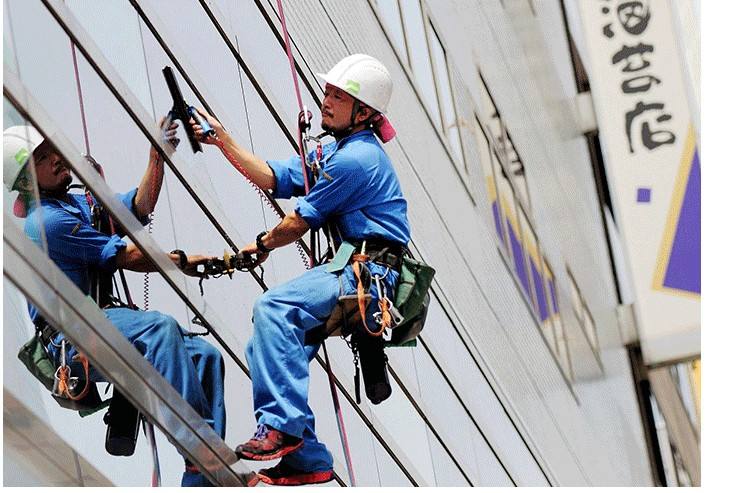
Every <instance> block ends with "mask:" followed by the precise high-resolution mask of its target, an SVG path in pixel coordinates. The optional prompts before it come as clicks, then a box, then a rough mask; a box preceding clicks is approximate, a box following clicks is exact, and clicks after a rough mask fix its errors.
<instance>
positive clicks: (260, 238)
mask: <svg viewBox="0 0 730 493" xmlns="http://www.w3.org/2000/svg"><path fill="white" fill-rule="evenodd" d="M268 233H269V232H268V231H262V232H260V233H259V234H258V235H257V236H256V249H257V250H258V251H259V252H261V253H269V252H270V251H272V250H273V248H266V247H265V246H264V241H263V238H264V236H265V235H267V234H268Z"/></svg>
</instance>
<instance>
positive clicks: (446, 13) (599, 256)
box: [3, 0, 698, 486]
mask: <svg viewBox="0 0 730 493" xmlns="http://www.w3.org/2000/svg"><path fill="white" fill-rule="evenodd" d="M283 7H284V11H285V13H286V21H287V27H288V30H289V33H290V35H291V39H292V43H293V50H294V60H295V62H296V66H297V69H298V76H299V78H300V83H301V85H302V88H303V95H304V100H305V105H306V106H307V107H308V108H310V109H312V110H313V112H314V113H315V121H314V124H313V126H314V128H316V129H318V128H319V126H318V125H319V120H318V114H317V113H318V112H317V109H318V107H319V102H320V101H321V98H322V94H323V89H322V86H321V82H320V81H319V80H318V79H317V78H316V77H315V75H314V74H315V73H316V72H324V71H326V70H328V69H329V68H330V67H331V66H332V65H333V64H334V63H336V62H337V61H338V60H340V59H341V58H342V57H344V56H346V55H348V54H352V53H368V54H370V55H372V56H375V57H376V58H378V59H380V60H381V61H382V62H383V63H384V64H385V65H386V66H387V67H388V68H389V70H390V72H391V75H392V77H393V80H394V93H393V97H392V100H391V103H390V108H389V112H388V117H389V119H390V121H391V122H392V123H393V125H394V127H395V128H396V129H397V131H398V136H397V138H396V139H395V140H393V141H392V142H390V143H388V144H386V145H385V149H386V151H387V153H388V155H389V156H390V158H391V159H392V161H393V164H394V166H395V168H396V171H397V173H398V175H399V178H400V181H401V185H402V188H403V192H404V195H405V197H406V199H407V200H408V215H409V220H410V223H411V227H412V237H413V240H412V244H411V248H412V250H413V252H414V254H416V255H417V256H418V257H421V258H422V259H424V260H425V261H426V262H427V263H428V264H430V265H432V266H433V267H435V269H436V272H437V274H436V278H435V281H434V283H433V289H432V293H431V295H432V298H431V306H430V309H429V315H428V323H427V325H426V328H425V329H424V331H423V333H422V335H421V337H420V338H419V341H418V344H417V345H416V346H415V347H412V348H391V349H389V350H388V357H389V364H390V366H391V383H392V385H393V395H392V396H391V397H390V399H388V400H387V401H385V402H384V403H382V404H380V405H377V406H372V405H370V404H369V403H368V402H367V401H365V400H364V402H363V403H362V404H360V405H356V404H354V401H353V397H352V396H353V395H354V387H353V384H352V372H353V369H352V362H351V361H352V355H351V353H350V351H349V349H348V348H347V347H346V345H345V344H344V342H343V341H341V340H332V341H330V342H329V344H328V350H329V353H330V354H329V356H330V359H331V360H332V367H333V370H334V373H335V375H336V377H337V379H338V381H339V382H340V384H341V388H340V401H341V403H342V407H343V413H344V421H345V425H346V430H347V436H348V439H349V446H350V449H351V451H352V459H353V470H354V473H355V478H356V484H357V485H358V486H410V485H414V486H415V485H418V486H493V485H494V486H548V485H553V486H579V485H591V486H609V485H620V486H629V485H630V486H639V485H642V486H645V485H652V484H655V483H658V482H660V481H658V479H657V476H656V473H655V472H653V471H655V470H656V460H655V457H654V456H655V455H656V454H654V455H652V444H651V443H650V442H651V440H650V439H647V436H648V435H647V432H646V424H645V420H644V419H642V408H641V397H640V393H639V392H637V388H638V386H637V385H636V383H635V382H636V375H635V373H634V372H633V371H632V360H631V355H630V352H629V351H627V348H626V345H625V343H626V338H625V337H624V336H623V335H622V331H625V330H626V327H627V326H628V325H627V324H626V323H625V321H623V320H622V315H621V313H622V312H621V309H620V308H619V307H620V306H622V305H624V300H622V296H624V297H625V293H624V294H622V291H621V290H622V289H624V290H625V289H627V288H626V286H627V285H628V282H627V281H626V280H625V279H623V277H625V276H626V270H625V267H623V266H622V260H621V258H622V251H621V247H620V241H618V238H620V233H619V232H618V229H617V227H616V225H615V223H613V222H612V214H611V213H610V211H608V210H607V207H606V205H605V200H602V197H601V194H602V190H601V186H600V180H599V185H598V186H597V179H596V173H597V172H596V167H595V155H594V154H595V152H594V148H593V147H591V142H590V139H589V138H587V137H586V135H587V134H590V132H589V131H587V130H586V123H585V118H586V116H585V115H586V113H585V111H584V110H581V104H584V103H582V102H581V97H580V96H579V93H580V92H583V91H581V90H580V87H578V86H577V84H576V80H577V76H576V65H575V57H574V56H572V54H573V52H572V48H571V44H572V43H574V41H573V40H571V39H569V32H570V31H571V29H570V22H569V19H568V16H566V14H565V10H564V8H563V6H562V3H561V2H558V1H554V2H534V1H528V0H524V1H522V0H513V1H509V0H504V1H500V0H467V1H461V0H459V1H456V0H453V1H441V0H438V1H436V0H358V1H347V2H343V1H339V0H297V1H293V0H288V1H284V2H283ZM52 12H61V13H62V14H63V15H52ZM69 19H70V20H71V21H73V25H70V24H68V20H69ZM574 29H575V28H574ZM573 32H575V31H573ZM79 33H82V34H83V38H82V39H78V40H77V41H76V46H75V47H74V43H73V42H72V41H71V40H70V36H69V35H70V34H71V37H74V36H77V35H79ZM282 39H283V38H282V34H281V24H280V20H279V17H278V14H277V9H276V2H273V1H264V0H261V1H260V0H251V1H245V2H241V1H235V0H228V1H222V0H216V1H210V0H200V2H196V1H195V0H186V1H184V2H181V1H177V0H175V1H173V0H155V1H150V0H132V1H129V2H127V1H123V0H116V1H112V2H105V3H104V5H103V7H101V6H100V5H99V4H98V3H97V2H91V1H82V0H73V1H67V2H65V3H62V2H50V1H49V2H48V3H46V2H41V1H32V2H27V1H15V0H6V1H5V2H4V71H5V73H6V74H10V75H11V76H14V77H16V78H17V80H18V81H19V82H20V83H21V84H22V86H23V87H24V88H25V89H26V90H27V92H28V93H29V94H30V95H31V96H32V98H34V100H35V101H37V103H38V105H39V106H40V107H42V109H43V110H44V111H45V112H46V113H47V114H48V116H49V118H50V120H51V121H52V122H53V124H54V125H55V126H56V128H57V129H59V130H60V131H61V132H62V133H63V134H64V136H65V137H66V138H68V139H69V141H70V142H72V143H73V145H74V146H75V148H76V149H77V150H78V152H79V154H80V153H82V152H87V153H90V154H91V155H92V156H93V157H94V158H95V159H96V160H97V161H98V162H99V163H101V164H102V165H103V166H104V170H105V179H106V181H107V183H108V184H109V186H110V187H111V188H112V189H114V190H116V191H126V190H129V189H130V188H132V187H134V186H136V184H137V183H138V182H139V179H140V178H141V176H142V173H143V171H144V169H145V167H146V164H147V155H148V152H149V146H150V141H149V140H148V138H147V137H146V135H145V133H144V131H143V129H142V128H141V126H140V125H139V124H138V122H139V121H141V122H142V124H143V125H147V126H148V127H149V128H151V127H150V126H152V125H154V122H156V121H159V120H160V119H161V118H163V117H164V116H165V115H166V114H167V112H168V111H169V109H170V107H171V104H172V101H171V98H170V95H169V92H168V90H167V87H166V85H165V81H164V78H163V76H162V73H161V72H162V68H163V67H165V66H172V67H173V68H174V70H175V71H176V73H177V75H178V80H179V81H180V84H181V88H182V92H183V94H184V95H185V97H186V99H187V101H188V103H189V104H192V105H195V106H199V107H206V108H208V109H209V110H212V112H213V113H215V114H216V115H217V117H218V118H219V119H220V121H221V122H222V123H223V124H224V125H225V126H226V128H228V129H229V130H230V131H231V132H232V134H233V135H234V136H235V138H236V140H237V141H238V142H241V143H243V144H245V145H247V146H249V147H250V148H251V149H252V150H253V151H254V153H256V154H257V155H259V156H262V157H264V158H274V159H278V158H284V157H287V156H289V155H291V154H294V153H295V152H296V148H295V147H294V145H293V143H294V141H293V139H292V131H293V130H294V129H295V128H296V125H295V123H296V116H297V113H298V111H299V110H298V106H297V102H296V98H295V93H294V90H293V82H292V76H291V72H290V69H289V64H288V60H287V58H286V56H285V52H284V49H283V41H282ZM576 39H577V42H578V43H580V39H579V36H578V37H576ZM91 48H93V49H91ZM109 68H111V69H112V70H113V71H114V74H107V75H111V77H108V80H106V81H105V80H104V78H103V77H102V74H100V72H104V70H107V71H108V70H109ZM6 78H7V76H6ZM109 80H111V82H109ZM110 86H113V88H112V87H110ZM11 99H12V98H9V97H8V95H7V92H6V98H5V100H4V106H3V113H4V121H5V127H7V126H10V125H11V124H22V122H23V121H24V116H23V115H24V114H25V111H26V110H27V109H28V108H23V107H22V106H23V104H22V100H19V101H11ZM120 99H121V100H129V101H132V100H133V101H135V103H134V104H130V105H127V106H126V107H125V105H123V104H122V102H121V101H120ZM81 103H82V104H81ZM18 106H20V107H18ZM140 109H141V110H142V111H141V112H140V111H138V110H140ZM588 126H590V124H588ZM181 138H182V139H183V141H182V142H181V143H180V145H179V147H178V150H177V152H176V153H175V155H174V159H175V160H176V162H177V161H180V162H181V163H184V164H185V165H184V167H183V168H180V169H184V170H185V172H186V173H188V174H187V175H185V176H180V177H179V176H176V174H177V173H174V172H172V171H171V170H170V169H168V170H167V172H166V178H165V184H164V186H163V191H162V195H161V197H160V200H159V202H158V206H157V209H156V212H155V215H154V219H153V221H152V224H151V225H150V226H148V228H147V229H148V233H149V235H150V236H151V238H152V239H153V240H154V242H155V243H156V244H157V245H158V246H159V249H161V250H162V251H170V250H172V249H175V248H182V249H184V250H185V251H187V252H189V253H190V252H204V253H209V254H217V255H220V254H222V252H223V250H224V249H225V248H229V249H230V248H231V247H230V244H227V243H226V241H224V239H223V238H222V235H221V228H217V227H216V226H215V225H214V224H213V223H212V221H211V220H210V217H209V216H206V214H205V212H204V211H203V210H202V208H201V205H200V202H199V201H197V200H194V199H193V197H192V196H191V192H192V194H194V195H196V196H197V197H198V198H200V201H202V203H203V204H204V205H206V206H208V208H209V210H215V211H217V212H218V216H217V219H219V220H220V224H222V225H223V226H222V229H223V230H225V232H226V233H227V234H228V235H229V237H230V238H233V239H234V240H235V241H236V242H237V243H238V244H239V245H241V244H244V243H247V242H249V241H252V240H253V238H254V237H255V235H256V234H257V233H258V232H259V231H261V230H264V229H269V228H271V227H273V225H274V224H276V223H277V221H278V216H277V215H276V214H275V212H274V211H271V210H269V209H268V208H267V207H266V206H265V204H264V203H263V202H262V200H261V198H260V196H259V195H258V194H257V193H256V191H255V190H254V189H253V188H252V187H251V186H249V185H248V184H247V183H246V181H245V180H243V179H242V178H241V176H240V175H239V174H238V173H237V172H236V171H235V170H234V169H233V168H232V167H231V166H230V165H229V164H228V163H227V161H226V160H225V158H224V157H223V156H222V155H221V154H220V153H219V152H217V150H216V149H215V148H212V147H211V148H205V149H204V152H202V153H193V152H192V151H191V149H190V147H189V146H188V144H187V142H186V141H185V138H184V136H182V132H181ZM188 183H192V184H193V185H194V186H193V187H192V188H191V187H190V186H186V184H188ZM201 197H202V198H201ZM12 199H13V197H12V196H11V195H9V194H8V193H7V192H6V193H5V197H4V204H5V211H9V210H10V208H11V204H12ZM293 204H294V203H293V201H280V205H281V206H282V208H283V209H284V210H291V209H292V207H293ZM6 217H8V216H6ZM17 222H18V224H20V222H19V221H17ZM612 235H613V236H612ZM6 267H7V266H6ZM264 267H265V272H264V279H265V280H266V282H267V283H268V284H269V285H276V284H278V283H281V282H284V281H286V280H287V279H290V278H292V277H294V276H295V275H297V274H299V273H300V272H302V270H303V269H304V265H303V264H302V261H301V258H300V255H299V253H298V252H297V250H296V248H294V247H293V246H290V247H287V248H283V249H281V251H278V250H277V251H276V252H275V253H274V254H273V255H272V256H271V258H270V259H269V260H268V262H267V263H266V264H265V265H264ZM128 278H129V281H130V286H131V288H132V293H133V294H134V296H135V302H136V303H137V305H139V306H140V307H142V308H144V309H151V310H152V309H154V310H159V311H161V312H164V313H169V314H171V315H173V316H174V317H175V318H177V319H178V320H179V321H181V323H182V324H183V325H185V326H187V327H190V328H192V329H195V328H196V326H195V325H194V324H193V323H192V320H193V318H194V313H193V312H192V311H191V309H190V305H189V304H186V303H185V302H184V300H183V298H184V297H181V296H180V295H179V293H177V292H176V291H174V290H173V289H172V288H171V286H170V284H169V283H168V282H167V281H166V280H165V279H164V278H163V277H162V276H159V275H155V274H151V275H141V274H139V275H135V274H131V273H130V274H129V275H128ZM4 288H5V291H4V315H3V319H4V327H5V329H4V355H5V358H4V363H3V364H4V375H5V377H4V382H3V384H4V396H5V400H4V403H5V407H4V416H5V420H4V429H5V442H4V450H5V454H4V476H5V480H4V482H5V485H18V486H19V485H59V486H60V485H78V484H84V485H91V484H95V485H104V484H112V485H119V486H122V485H124V486H141V485H146V484H148V481H149V475H150V474H149V471H150V469H151V467H152V465H151V464H152V461H151V459H150V457H149V452H148V451H147V450H146V447H147V446H146V444H145V443H143V442H144V440H143V439H142V438H140V441H139V443H138V449H137V452H136V453H135V455H134V456H132V457H129V458H117V457H111V456H109V455H107V454H106V452H105V451H104V433H105V426H104V424H103V423H102V422H101V415H100V413H97V414H95V415H92V416H89V417H86V418H80V417H79V416H78V415H77V414H76V413H73V412H70V411H67V410H63V409H61V408H59V407H58V406H57V405H56V403H55V402H54V401H53V400H52V398H51V397H50V396H49V395H48V393H47V392H46V391H45V389H43V388H42V387H41V386H40V385H39V384H38V383H37V382H36V381H35V380H33V379H32V377H31V376H30V374H28V373H27V371H26V370H25V369H24V368H23V367H22V365H21V364H20V363H19V362H18V360H17V358H16V357H15V354H16V352H17V348H19V347H20V346H21V345H22V344H23V343H24V342H25V341H26V340H27V339H28V338H29V337H30V336H31V334H32V330H33V329H32V325H31V323H30V320H29V318H28V316H27V310H26V308H25V300H24V298H23V296H22V294H21V293H20V292H19V291H18V290H17V288H16V286H15V285H14V283H12V282H10V281H9V280H8V277H7V276H6V278H5V282H4ZM203 288H204V296H203V298H204V300H205V303H206V304H207V305H206V306H207V307H209V308H210V310H211V312H213V313H215V315H216V317H217V319H218V320H219V321H220V322H221V325H223V326H224V327H225V338H227V339H226V343H227V344H228V345H229V346H230V347H231V349H232V351H233V353H235V354H237V355H238V356H239V357H242V356H243V352H244V347H245V344H246V341H247V340H248V338H249V337H250V335H251V331H252V325H251V310H252V307H253V303H254V301H255V299H256V297H257V296H258V295H259V293H260V287H259V285H258V284H257V283H256V282H255V281H254V279H252V278H250V277H249V276H248V275H247V274H244V273H236V274H235V275H234V276H233V278H232V279H229V278H227V277H223V278H220V279H211V280H207V281H204V283H203ZM185 290H186V291H185V292H187V293H188V294H189V295H190V296H192V295H193V294H196V293H198V290H199V287H198V285H197V283H196V282H195V281H193V280H187V281H186V285H185ZM629 325H630V324H629ZM211 341H212V342H213V343H214V344H218V342H217V341H213V340H211ZM226 364H227V372H226V389H225V390H226V402H227V407H228V430H227V438H226V442H227V443H228V444H229V445H232V444H236V443H241V442H243V441H245V440H246V439H247V438H248V436H249V434H250V433H251V430H252V429H253V427H254V423H255V420H254V417H253V409H252V400H251V385H250V381H249V379H248V377H246V375H245V374H244V372H243V371H241V368H239V367H238V365H237V364H236V363H235V362H234V361H232V360H231V358H230V356H228V355H226ZM683 378H684V380H682V381H683V382H684V383H683V384H682V385H685V387H686V384H687V382H688V379H687V378H686V377H683ZM685 394H686V392H685ZM687 402H688V403H689V406H688V408H691V407H692V405H693V402H692V401H691V400H688V401H687ZM310 403H311V406H312V408H313V409H314V411H315V413H316V416H317V428H318V433H319V434H320V435H321V439H322V440H323V441H325V443H327V444H328V446H329V448H330V450H331V451H332V453H333V455H334V456H335V471H336V473H337V475H338V477H339V478H340V480H341V483H342V484H347V483H349V482H350V481H349V479H348V474H347V470H346V467H345V464H346V460H345V457H344V454H343V452H342V447H341V445H340V437H339V434H338V428H337V422H336V419H335V414H334V412H333V410H332V400H331V396H330V393H329V385H328V381H327V375H326V373H325V371H324V369H323V368H322V367H321V365H318V364H316V363H313V364H312V380H311V385H310ZM13 410H17V412H15V411H13ZM695 414H696V413H695ZM21 418H23V419H21ZM697 425H698V423H697ZM9 430H10V431H9ZM50 442H52V443H54V444H55V445H54V446H53V448H54V450H63V451H64V453H63V454H59V455H60V456H61V457H63V460H61V459H59V456H56V454H54V456H53V457H49V455H48V454H47V450H48V447H46V446H44V445H45V444H46V443H50ZM158 448H159V455H160V462H161V471H162V481H163V485H170V486H173V485H177V484H178V481H179V478H178V471H179V470H180V469H181V466H182V464H181V460H180V458H179V455H178V454H177V452H176V451H175V448H174V446H173V445H171V444H169V443H168V442H167V441H166V440H164V439H163V438H162V437H160V436H159V435H158ZM665 449H666V447H665V448H664V449H662V450H665ZM665 462H666V461H665ZM43 464H48V465H47V467H46V466H44V465H43ZM254 465H255V464H254Z"/></svg>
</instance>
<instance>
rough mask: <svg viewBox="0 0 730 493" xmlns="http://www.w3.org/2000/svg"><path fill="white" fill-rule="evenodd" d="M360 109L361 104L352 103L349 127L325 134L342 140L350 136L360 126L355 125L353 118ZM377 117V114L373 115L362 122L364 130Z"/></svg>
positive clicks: (356, 101) (358, 102) (357, 102)
mask: <svg viewBox="0 0 730 493" xmlns="http://www.w3.org/2000/svg"><path fill="white" fill-rule="evenodd" d="M361 107H362V103H361V102H360V101H359V100H357V99H355V101H354V103H352V112H351V113H350V125H349V126H348V127H347V128H345V129H343V130H328V131H327V132H326V133H328V134H330V135H331V136H332V137H334V138H335V139H342V138H345V137H347V136H348V135H350V134H352V131H353V129H354V128H355V127H356V126H357V125H360V124H356V123H355V117H357V113H358V112H359V111H360V108H361ZM377 115H378V113H374V114H373V115H371V116H370V118H368V119H367V120H365V121H363V122H362V123H361V124H362V125H365V128H367V127H368V126H370V125H371V122H372V120H373V118H375V117H376V116H377Z"/></svg>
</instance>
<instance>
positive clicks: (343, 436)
mask: <svg viewBox="0 0 730 493" xmlns="http://www.w3.org/2000/svg"><path fill="white" fill-rule="evenodd" d="M276 3H277V6H278V8H279V18H280V19H281V29H282V36H283V37H284V46H285V47H286V56H287V57H288V58H289V67H290V68H291V75H292V79H294V92H295V93H296V96H297V103H299V114H300V115H304V104H303V103H302V94H301V92H300V90H299V78H298V77H297V71H296V68H295V67H294V56H293V55H292V51H291V44H290V42H289V31H288V30H287V29H286V17H285V16H284V6H283V5H282V2H281V0H276ZM304 117H305V118H306V115H304ZM296 134H297V135H298V136H299V158H300V159H301V161H302V175H303V176H304V193H305V195H306V194H308V193H309V177H308V176H307V160H306V159H307V158H306V156H305V155H304V142H303V140H302V133H301V130H300V124H299V118H297V129H296ZM315 255H316V253H315V249H314V236H312V240H311V244H310V256H309V265H310V267H313V266H314V259H315ZM322 348H323V350H324V358H325V364H326V366H327V378H328V379H329V384H330V391H331V392H332V404H333V405H334V408H335V414H336V415H337V430H338V431H339V433H340V441H341V442H342V451H343V452H344V454H345V460H346V462H347V474H348V476H349V477H350V485H351V486H355V471H354V469H353V467H352V454H350V445H349V444H348V441H347V432H346V431H345V420H344V418H343V416H342V408H341V407H340V400H339V398H338V397H337V388H336V386H335V376H334V375H333V374H332V367H331V366H330V360H329V356H328V355H327V346H326V345H325V342H324V341H322Z"/></svg>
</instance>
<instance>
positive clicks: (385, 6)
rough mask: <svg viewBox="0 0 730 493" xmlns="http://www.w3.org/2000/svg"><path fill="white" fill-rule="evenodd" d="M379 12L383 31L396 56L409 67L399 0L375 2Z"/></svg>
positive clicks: (379, 0) (376, 0)
mask: <svg viewBox="0 0 730 493" xmlns="http://www.w3.org/2000/svg"><path fill="white" fill-rule="evenodd" d="M375 4H376V5H377V6H378V11H379V12H380V18H381V19H382V20H383V23H384V24H385V29H386V30H387V32H388V34H389V35H390V39H391V41H392V42H393V45H394V46H395V49H396V51H397V52H398V54H399V55H400V56H401V57H402V58H403V60H405V62H406V63H407V64H408V65H410V60H409V59H408V48H407V47H406V35H405V31H404V30H403V17H402V16H401V11H400V9H401V8H400V1H399V0H375Z"/></svg>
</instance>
